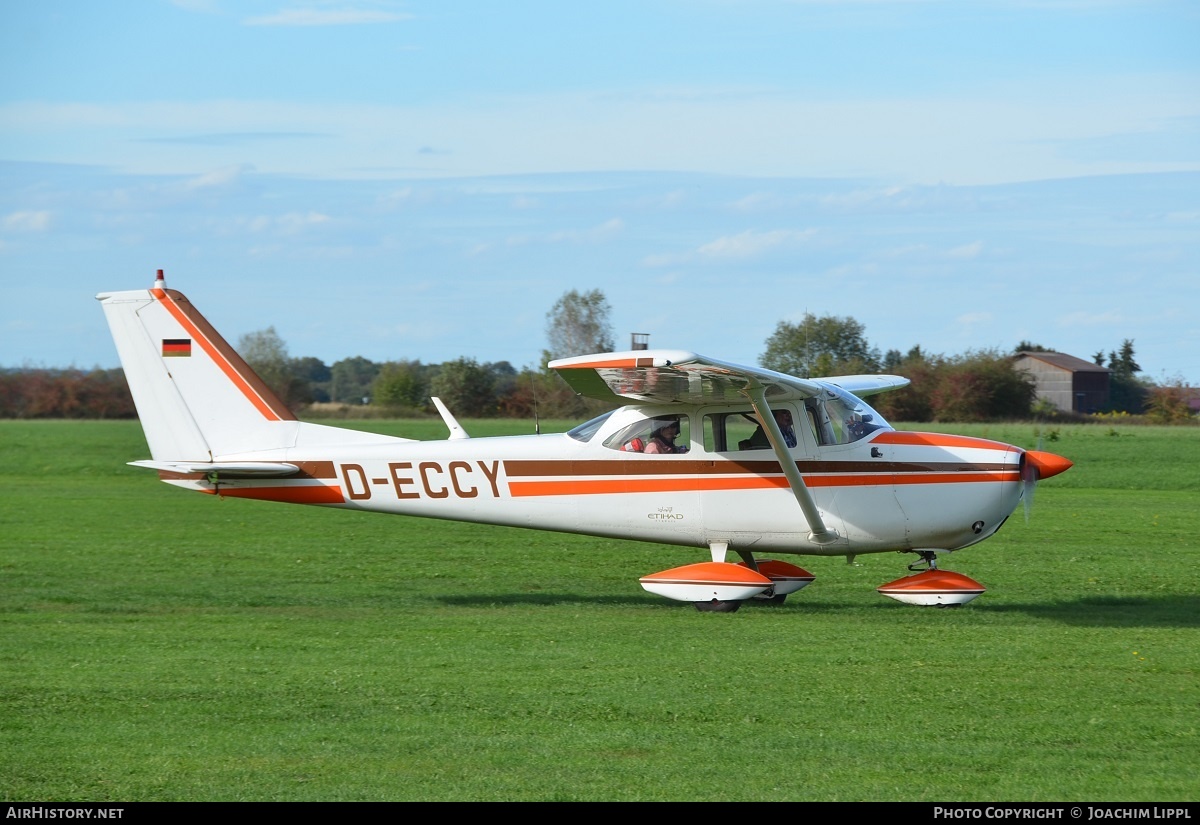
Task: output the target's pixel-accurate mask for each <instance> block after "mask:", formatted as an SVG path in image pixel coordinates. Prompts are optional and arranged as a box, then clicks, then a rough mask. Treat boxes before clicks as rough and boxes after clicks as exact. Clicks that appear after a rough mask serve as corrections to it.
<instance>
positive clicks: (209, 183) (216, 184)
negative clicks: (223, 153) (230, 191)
mask: <svg viewBox="0 0 1200 825" xmlns="http://www.w3.org/2000/svg"><path fill="white" fill-rule="evenodd" d="M253 171H254V167H253V166H250V165H249V164H241V165H235V166H225V167H223V168H221V169H214V170H213V171H211V172H205V173H204V174H202V175H197V176H196V177H194V178H192V179H190V180H188V181H186V182H184V184H183V188H184V189H191V190H195V189H218V188H222V187H226V186H229V185H231V184H233V183H236V182H237V181H238V180H240V179H241V178H242V177H243V176H244V175H245V174H246V173H247V172H253Z"/></svg>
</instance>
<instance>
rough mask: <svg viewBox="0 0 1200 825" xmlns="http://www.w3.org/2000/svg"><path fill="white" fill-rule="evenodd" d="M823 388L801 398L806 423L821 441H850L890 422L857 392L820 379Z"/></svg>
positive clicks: (831, 442)
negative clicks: (821, 391)
mask: <svg viewBox="0 0 1200 825" xmlns="http://www.w3.org/2000/svg"><path fill="white" fill-rule="evenodd" d="M822 386H823V387H825V389H826V392H824V393H822V394H821V395H819V396H817V397H816V398H809V399H807V400H805V402H804V409H805V412H806V413H807V414H808V417H809V423H810V425H811V426H812V428H813V432H814V433H815V434H816V436H817V441H818V442H819V443H820V444H823V445H824V444H851V443H853V442H855V441H858V440H859V439H861V438H865V437H866V436H867V435H869V434H870V433H873V432H875V431H876V430H890V429H892V426H891V425H890V424H888V423H887V421H885V420H884V418H883V416H882V415H880V414H879V413H877V412H876V411H875V410H874V409H872V408H871V405H869V404H868V403H867V402H865V401H863V400H862V399H861V398H859V397H858V396H857V395H854V394H852V393H849V392H846V391H845V390H844V389H842V388H841V387H838V386H835V385H833V384H825V383H822Z"/></svg>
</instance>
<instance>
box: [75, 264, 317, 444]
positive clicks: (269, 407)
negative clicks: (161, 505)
mask: <svg viewBox="0 0 1200 825" xmlns="http://www.w3.org/2000/svg"><path fill="white" fill-rule="evenodd" d="M96 298H97V300H99V301H100V302H101V304H102V306H103V307H104V314H105V316H106V317H107V319H108V324H109V329H110V330H111V331H112V336H113V341H114V342H115V344H116V346H117V353H118V355H119V356H120V358H121V366H122V367H123V368H124V370H125V376H126V379H127V380H128V381H129V389H130V392H131V393H132V394H133V401H134V404H135V405H136V407H137V411H138V418H139V419H141V424H142V429H143V431H144V433H145V435H146V442H147V444H148V445H149V447H150V454H151V456H153V457H154V459H155V460H157V461H172V460H188V461H214V460H216V459H218V458H227V457H230V456H236V455H238V454H242V453H248V452H255V453H261V452H263V451H269V450H274V449H283V448H287V447H290V446H293V445H294V444H295V441H296V438H297V433H298V429H299V422H298V421H297V420H296V417H295V416H294V415H293V414H292V413H291V411H290V410H288V408H287V406H286V405H284V403H283V402H282V401H280V399H279V397H278V396H276V395H275V393H274V392H272V391H271V389H270V388H269V387H267V385H266V384H265V383H263V381H262V379H260V378H259V377H258V376H257V375H256V374H255V373H254V371H253V370H252V369H251V368H250V366H249V365H248V364H247V363H246V362H245V361H244V360H243V359H242V357H241V356H239V355H238V354H237V352H235V351H234V349H233V347H231V346H230V345H229V344H228V342H226V341H225V339H224V338H222V337H221V335H220V333H218V332H217V331H216V329H214V328H213V326H212V325H211V324H209V322H208V321H207V320H206V319H205V318H204V316H203V315H201V314H200V312H199V311H198V310H196V308H195V307H194V306H193V305H192V303H191V302H190V301H188V299H187V298H186V297H185V296H184V295H183V294H182V293H179V292H177V291H175V290H171V289H167V287H166V282H165V280H164V278H163V273H162V270H161V269H160V270H159V271H158V276H157V278H156V280H155V282H154V286H153V287H152V288H150V289H143V290H132V291H128V292H105V293H101V294H99V295H97V296H96Z"/></svg>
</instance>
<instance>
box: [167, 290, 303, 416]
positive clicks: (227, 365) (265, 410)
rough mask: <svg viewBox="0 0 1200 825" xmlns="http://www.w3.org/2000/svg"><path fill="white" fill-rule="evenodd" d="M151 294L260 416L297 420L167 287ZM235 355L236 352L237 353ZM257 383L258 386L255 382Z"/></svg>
mask: <svg viewBox="0 0 1200 825" xmlns="http://www.w3.org/2000/svg"><path fill="white" fill-rule="evenodd" d="M150 294H151V295H153V296H154V297H155V298H157V299H158V300H159V301H160V302H161V303H162V305H163V306H165V307H166V308H167V311H168V312H170V313H171V317H173V318H174V319H175V320H176V321H178V322H179V323H180V325H182V326H183V328H184V329H186V330H187V331H188V333H189V334H190V335H191V336H192V338H194V339H195V340H196V341H198V342H199V343H200V347H201V349H203V350H204V351H205V352H206V353H208V357H209V358H211V359H212V360H213V363H215V364H216V365H217V366H218V367H219V368H220V369H221V372H223V373H225V377H227V378H228V379H229V380H230V381H232V382H233V384H234V386H235V387H237V388H238V389H239V390H241V393H242V395H244V396H246V399H247V400H248V401H249V402H250V403H251V404H253V405H254V408H255V409H256V410H258V411H259V412H260V413H262V416H263V418H265V419H267V420H268V421H295V420H296V417H295V416H294V415H292V414H291V412H290V411H288V410H287V408H286V407H284V406H283V404H282V402H280V401H279V400H278V399H276V398H274V397H273V393H271V391H270V390H269V389H267V388H266V386H265V385H262V383H261V381H254V380H252V379H251V378H249V377H247V376H245V375H243V374H242V372H241V371H240V370H239V369H238V368H237V367H236V366H235V365H234V364H233V363H232V362H231V359H230V357H229V355H228V354H226V353H225V352H223V351H222V348H221V347H220V346H218V344H217V343H216V342H215V341H213V340H212V339H210V337H209V336H208V335H207V334H206V333H205V332H204V331H203V330H201V328H200V326H199V325H198V324H197V323H195V322H194V321H193V320H192V318H191V317H190V314H189V313H188V312H187V311H185V310H184V309H183V308H182V307H180V306H179V305H178V304H177V303H176V302H175V299H174V298H173V297H171V295H170V294H169V293H168V291H167V290H164V289H157V288H155V289H151V290H150ZM206 325H207V324H206ZM234 355H235V356H236V353H234ZM239 360H240V357H239ZM247 369H249V367H247ZM256 384H257V385H258V386H255V385H256Z"/></svg>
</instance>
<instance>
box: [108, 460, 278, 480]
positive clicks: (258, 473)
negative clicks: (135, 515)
mask: <svg viewBox="0 0 1200 825" xmlns="http://www.w3.org/2000/svg"><path fill="white" fill-rule="evenodd" d="M129 463H130V464H131V465H133V466H134V467H149V468H150V469H151V470H162V471H165V472H168V473H204V474H205V475H211V474H213V473H217V474H219V475H224V476H240V477H243V478H284V477H286V476H292V475H295V474H296V473H298V472H300V468H299V467H297V466H296V465H295V464H288V463H286V462H283V461H215V462H214V461H130V462H129Z"/></svg>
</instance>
